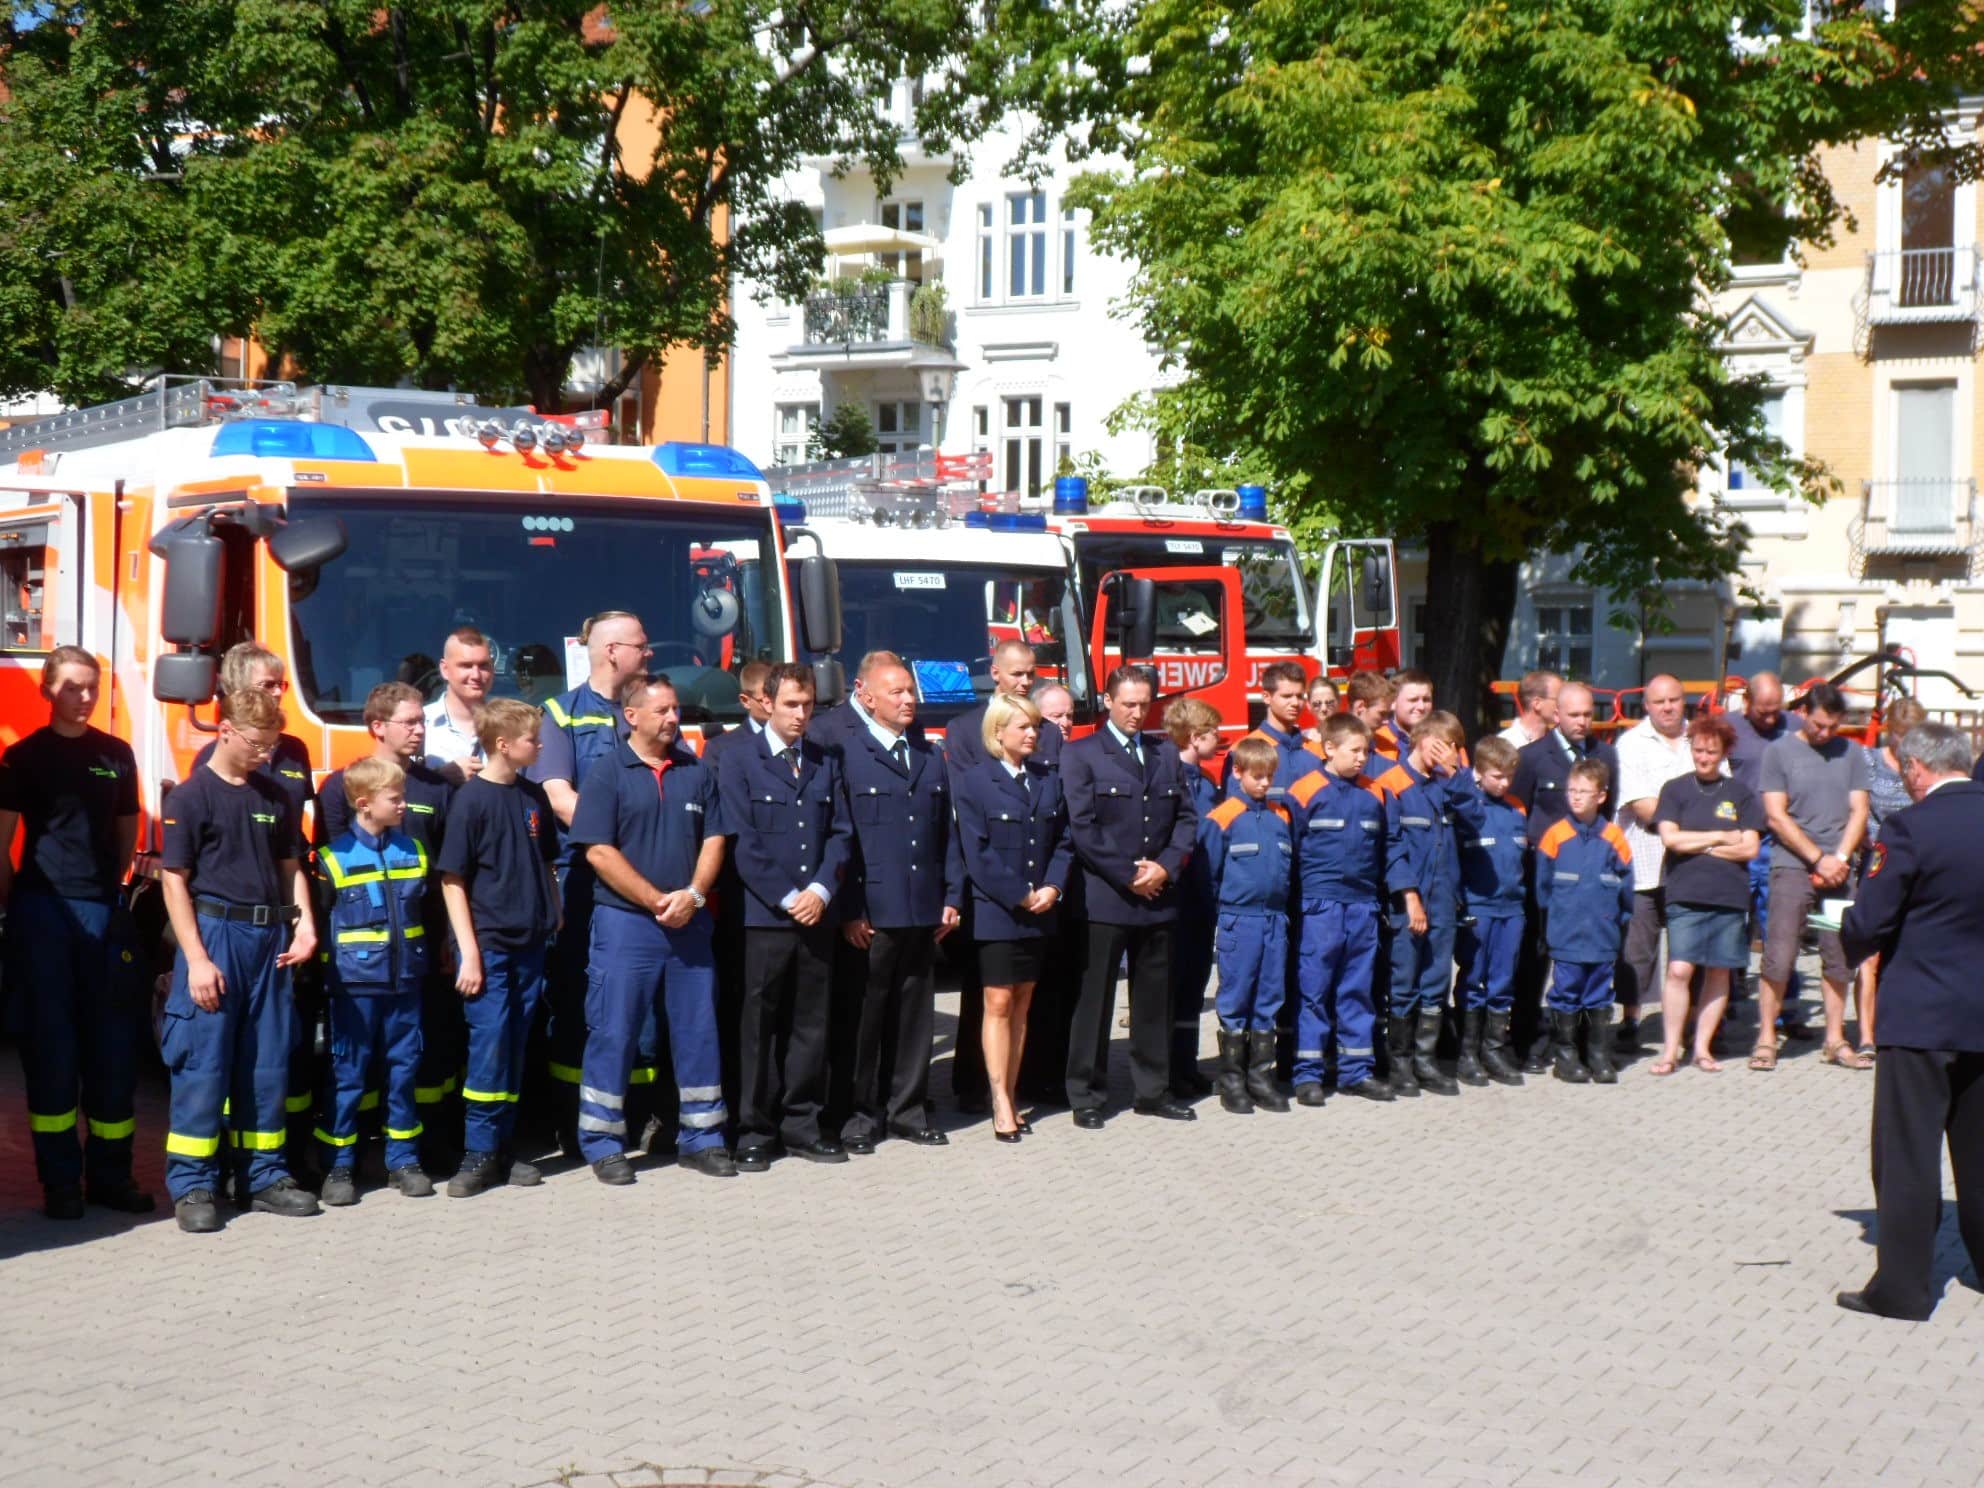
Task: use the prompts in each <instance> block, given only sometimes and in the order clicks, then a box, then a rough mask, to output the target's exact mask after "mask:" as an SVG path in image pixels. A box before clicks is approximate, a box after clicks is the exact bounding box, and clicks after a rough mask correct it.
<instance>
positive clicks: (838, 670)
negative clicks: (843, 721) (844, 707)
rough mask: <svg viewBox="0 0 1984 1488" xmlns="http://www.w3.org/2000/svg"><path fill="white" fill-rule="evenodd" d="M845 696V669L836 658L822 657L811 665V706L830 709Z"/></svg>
mask: <svg viewBox="0 0 1984 1488" xmlns="http://www.w3.org/2000/svg"><path fill="white" fill-rule="evenodd" d="M846 696H847V668H846V667H844V666H842V665H841V664H840V658H839V657H838V656H822V657H821V658H820V659H819V660H818V661H816V662H814V663H813V704H814V706H815V707H820V708H831V707H832V706H833V705H834V704H835V703H838V702H839V701H840V700H841V699H842V698H844V697H846Z"/></svg>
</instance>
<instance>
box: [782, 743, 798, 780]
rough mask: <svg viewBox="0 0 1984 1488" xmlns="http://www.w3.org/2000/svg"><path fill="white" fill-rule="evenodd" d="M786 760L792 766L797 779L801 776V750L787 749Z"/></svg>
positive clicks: (794, 776)
mask: <svg viewBox="0 0 1984 1488" xmlns="http://www.w3.org/2000/svg"><path fill="white" fill-rule="evenodd" d="M785 762H786V763H787V764H788V765H790V766H792V778H793V779H794V780H797V779H798V778H799V751H798V749H797V748H792V749H788V750H786V751H785Z"/></svg>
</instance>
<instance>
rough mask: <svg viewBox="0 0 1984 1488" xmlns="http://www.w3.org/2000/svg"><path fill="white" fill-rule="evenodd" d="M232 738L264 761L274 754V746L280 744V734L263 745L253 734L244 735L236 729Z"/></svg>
mask: <svg viewBox="0 0 1984 1488" xmlns="http://www.w3.org/2000/svg"><path fill="white" fill-rule="evenodd" d="M234 737H235V738H237V739H239V740H240V741H241V742H242V743H243V744H246V745H247V746H248V748H249V749H250V750H252V751H253V752H254V753H255V754H257V755H259V756H261V757H262V758H264V759H266V758H268V757H269V756H270V755H272V754H274V753H275V752H276V746H277V745H278V744H280V743H282V736H281V735H280V734H278V735H277V736H276V737H275V738H273V739H271V740H269V741H268V743H266V744H264V743H263V742H262V741H261V740H260V739H257V738H256V737H255V736H254V735H253V734H244V733H243V732H241V730H239V729H236V730H235V731H234Z"/></svg>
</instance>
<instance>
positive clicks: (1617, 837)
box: [1599, 822, 1633, 868]
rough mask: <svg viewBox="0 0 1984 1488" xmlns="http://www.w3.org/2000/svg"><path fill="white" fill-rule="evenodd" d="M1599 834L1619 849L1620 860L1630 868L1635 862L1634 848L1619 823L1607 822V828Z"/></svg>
mask: <svg viewBox="0 0 1984 1488" xmlns="http://www.w3.org/2000/svg"><path fill="white" fill-rule="evenodd" d="M1599 835H1600V836H1601V837H1603V838H1604V839H1605V840H1606V841H1607V842H1609V843H1611V844H1612V846H1613V847H1614V848H1615V849H1617V851H1618V854H1619V861H1620V862H1621V863H1624V864H1625V865H1626V866H1627V867H1629V868H1630V867H1631V866H1632V863H1633V849H1632V846H1631V844H1629V843H1628V842H1627V841H1626V834H1625V833H1624V832H1622V831H1620V830H1619V828H1618V825H1617V824H1616V823H1614V822H1607V823H1606V824H1605V830H1604V831H1603V832H1601V833H1600V834H1599Z"/></svg>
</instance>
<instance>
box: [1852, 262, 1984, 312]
mask: <svg viewBox="0 0 1984 1488" xmlns="http://www.w3.org/2000/svg"><path fill="white" fill-rule="evenodd" d="M1977 289H1978V250H1977V249H1976V248H1974V247H1972V248H1900V249H1895V250H1893V251H1891V252H1887V253H1871V254H1869V255H1868V256H1867V318H1868V320H1869V321H1870V322H1872V323H1873V324H1875V325H1899V324H1906V323H1909V322H1915V321H1961V320H1973V319H1975V318H1976V316H1977Z"/></svg>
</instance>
